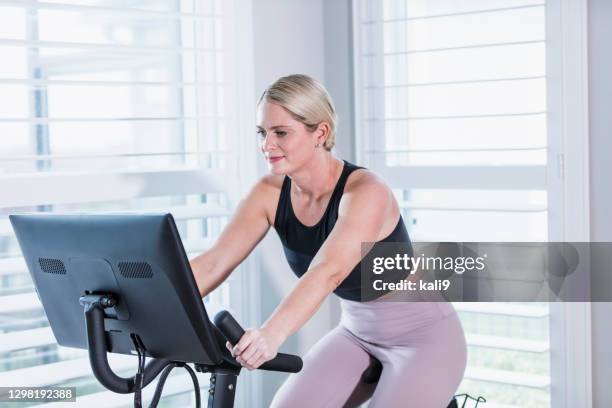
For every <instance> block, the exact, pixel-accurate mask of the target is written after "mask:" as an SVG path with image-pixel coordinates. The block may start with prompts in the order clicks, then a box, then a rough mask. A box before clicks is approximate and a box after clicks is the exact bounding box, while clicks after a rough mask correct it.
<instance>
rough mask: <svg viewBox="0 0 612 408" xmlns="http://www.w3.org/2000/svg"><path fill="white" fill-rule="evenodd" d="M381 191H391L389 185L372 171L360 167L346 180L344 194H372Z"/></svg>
mask: <svg viewBox="0 0 612 408" xmlns="http://www.w3.org/2000/svg"><path fill="white" fill-rule="evenodd" d="M381 191H390V189H389V187H388V186H387V183H385V181H384V180H383V179H382V178H381V177H379V176H378V175H377V174H376V173H374V172H373V171H372V170H370V169H367V168H364V167H360V168H358V169H356V170H354V171H353V172H352V173H351V174H350V175H349V177H348V179H347V180H346V185H345V187H344V192H345V194H346V193H359V194H372V193H377V192H381Z"/></svg>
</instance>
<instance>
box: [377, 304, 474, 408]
mask: <svg viewBox="0 0 612 408" xmlns="http://www.w3.org/2000/svg"><path fill="white" fill-rule="evenodd" d="M411 338H412V341H411ZM402 343H404V344H402V345H400V346H390V347H389V346H381V347H372V348H370V352H371V353H372V355H374V356H375V357H376V358H378V359H379V360H380V361H381V363H382V365H383V370H382V375H381V377H380V380H379V382H378V385H377V387H376V391H375V392H374V395H373V396H372V400H371V402H370V404H369V407H370V408H392V407H402V408H446V407H447V405H448V403H449V401H450V400H451V398H452V396H453V394H454V393H455V391H456V390H457V387H458V386H459V383H460V382H461V379H462V378H463V374H464V371H465V366H466V360H467V347H466V344H465V337H464V334H463V328H462V327H461V322H460V321H459V318H458V316H457V315H456V314H455V313H453V314H451V315H449V316H446V317H445V318H443V319H441V320H439V321H437V322H435V323H433V324H432V325H431V326H428V327H422V328H419V329H418V330H415V331H414V332H413V333H410V334H408V335H407V338H406V340H405V342H402Z"/></svg>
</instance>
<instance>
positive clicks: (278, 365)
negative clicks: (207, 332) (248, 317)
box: [214, 310, 303, 373]
mask: <svg viewBox="0 0 612 408" xmlns="http://www.w3.org/2000/svg"><path fill="white" fill-rule="evenodd" d="M214 322H215V326H217V327H218V328H219V330H221V333H223V335H224V336H225V338H226V339H227V340H228V341H229V342H230V343H231V344H236V343H238V341H240V338H241V337H242V336H243V335H244V329H243V328H242V327H240V324H238V322H237V321H236V319H234V317H233V316H232V315H231V314H230V313H229V312H228V311H227V310H222V311H220V312H219V313H217V315H216V316H215V319H214ZM302 365H303V362H302V359H301V358H300V357H298V356H295V355H293V354H284V353H278V354H277V355H276V357H274V358H273V359H272V360H270V361H267V362H265V363H264V364H262V365H261V366H260V367H259V369H261V370H268V371H282V372H285V373H297V372H299V371H300V370H301V369H302Z"/></svg>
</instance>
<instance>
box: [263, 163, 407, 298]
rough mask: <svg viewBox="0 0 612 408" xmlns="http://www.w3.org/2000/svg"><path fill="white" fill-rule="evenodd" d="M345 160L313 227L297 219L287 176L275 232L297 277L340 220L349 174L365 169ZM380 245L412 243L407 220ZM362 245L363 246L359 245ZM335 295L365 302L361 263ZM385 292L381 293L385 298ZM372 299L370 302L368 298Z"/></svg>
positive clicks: (275, 220) (400, 221) (401, 219)
mask: <svg viewBox="0 0 612 408" xmlns="http://www.w3.org/2000/svg"><path fill="white" fill-rule="evenodd" d="M343 161H344V167H343V169H342V174H341V175H340V179H339V180H338V183H337V184H336V187H335V188H334V191H333V192H332V195H331V197H330V199H329V203H328V205H327V208H326V209H325V213H324V214H323V217H321V219H320V220H319V222H317V223H316V224H315V225H313V226H306V225H304V224H302V223H301V222H300V220H298V219H297V217H296V216H295V214H294V212H293V206H292V205H291V179H290V178H289V177H287V176H285V178H284V180H283V186H282V189H281V194H280V198H279V199H278V206H277V208H276V216H275V218H274V229H275V230H276V232H277V233H278V236H279V237H280V240H281V242H282V244H283V249H284V251H285V256H286V258H287V262H288V263H289V266H290V267H291V269H292V270H293V272H294V273H295V274H296V275H297V277H298V278H299V277H301V276H302V275H304V274H305V273H306V271H307V270H308V267H309V266H310V262H311V261H312V259H313V258H314V256H315V255H316V253H317V251H318V250H319V248H321V246H322V245H323V243H324V242H325V239H326V238H327V237H328V236H329V234H330V233H331V231H332V229H333V228H334V225H335V224H336V220H337V219H338V207H339V206H340V199H341V198H342V194H343V193H344V186H345V184H346V180H347V179H348V177H349V175H350V174H351V173H352V172H353V171H355V170H357V169H363V168H364V167H360V166H356V165H354V164H351V163H349V162H347V161H346V160H343ZM377 242H407V243H409V242H410V238H409V236H408V231H407V230H406V226H405V225H404V220H403V218H402V216H401V215H400V217H399V220H398V222H397V225H396V226H395V229H394V230H393V232H391V234H389V235H388V236H387V237H386V238H384V239H382V240H381V241H377ZM358 244H359V245H361V243H358ZM334 293H335V294H336V295H338V296H340V297H341V298H343V299H347V300H355V301H362V297H361V262H359V263H357V265H356V266H355V267H354V268H353V270H352V271H351V273H350V274H349V275H348V276H347V277H346V279H344V281H342V283H341V284H340V285H339V286H338V287H337V288H336V290H335V291H334ZM382 294H383V293H381V295H382ZM368 300H370V299H368Z"/></svg>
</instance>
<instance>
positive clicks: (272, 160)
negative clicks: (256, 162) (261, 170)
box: [268, 156, 283, 163]
mask: <svg viewBox="0 0 612 408" xmlns="http://www.w3.org/2000/svg"><path fill="white" fill-rule="evenodd" d="M282 158H283V156H278V157H269V158H268V161H269V162H270V163H276V162H277V161H279V160H280V159H282Z"/></svg>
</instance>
